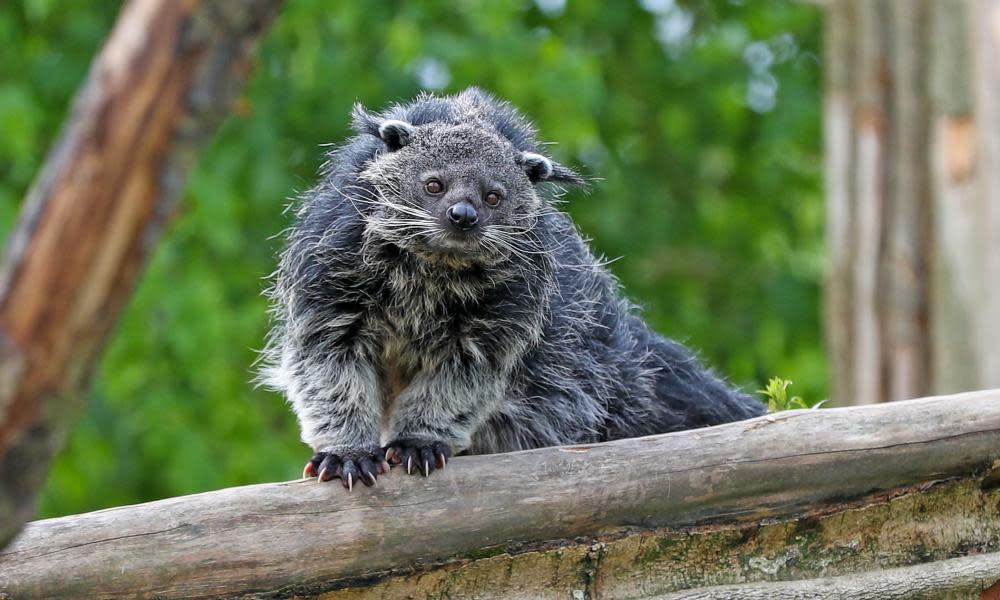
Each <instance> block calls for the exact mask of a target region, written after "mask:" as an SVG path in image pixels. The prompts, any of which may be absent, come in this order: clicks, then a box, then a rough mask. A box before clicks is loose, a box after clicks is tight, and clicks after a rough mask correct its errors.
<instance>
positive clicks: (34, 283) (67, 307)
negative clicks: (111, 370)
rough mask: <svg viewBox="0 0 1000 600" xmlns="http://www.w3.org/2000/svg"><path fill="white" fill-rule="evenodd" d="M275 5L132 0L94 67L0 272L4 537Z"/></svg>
mask: <svg viewBox="0 0 1000 600" xmlns="http://www.w3.org/2000/svg"><path fill="white" fill-rule="evenodd" d="M279 4H280V2H279V1H278V0H253V1H251V2H230V1H225V0H205V1H197V0H184V1H171V0H133V1H132V2H129V3H127V4H126V5H125V7H124V8H123V9H122V12H121V15H120V16H119V19H118V21H117V23H116V24H115V27H114V30H113V31H112V33H111V35H110V37H109V38H108V40H107V42H106V43H105V45H104V47H103V48H102V50H101V52H100V54H99V55H98V56H97V58H96V59H95V61H94V63H93V65H92V66H91V70H90V74H89V76H88V78H87V81H86V83H85V84H84V86H83V87H82V89H81V91H80V92H79V94H78V96H77V98H76V100H75V103H74V106H73V109H72V112H71V114H70V117H69V120H68V122H67V125H66V127H65V129H64V131H63V133H62V135H61V137H60V139H59V140H58V141H57V142H56V144H55V146H54V147H53V149H52V151H51V152H50V154H49V156H48V159H47V161H46V163H45V165H44V167H43V168H42V170H41V173H40V175H39V176H38V179H37V180H36V182H35V184H34V186H33V187H32V189H31V191H30V192H29V194H28V197H27V199H26V201H25V204H24V208H23V211H22V215H21V218H20V221H19V222H18V224H17V226H16V228H15V230H14V231H13V233H12V234H11V237H10V240H9V242H8V247H7V254H6V260H5V264H4V266H3V271H2V273H0V547H2V546H3V545H4V544H5V543H6V542H7V541H8V540H9V538H10V537H11V536H12V535H13V534H14V533H15V532H16V531H17V529H18V528H19V527H20V526H21V525H22V524H23V523H24V522H25V521H26V520H27V519H29V518H30V517H31V515H32V514H33V512H34V503H35V495H36V491H37V489H38V488H39V486H40V485H41V483H42V481H43V480H44V477H45V474H46V472H47V466H48V463H49V460H50V458H51V457H52V455H53V454H54V452H55V451H56V450H57V448H58V447H60V446H61V443H62V438H63V433H64V431H65V430H66V428H67V426H68V424H69V423H70V422H71V421H72V419H73V417H74V416H75V414H76V413H77V412H78V406H79V404H80V397H81V394H82V390H83V388H84V385H85V382H86V379H87V374H88V373H89V371H90V369H91V366H92V364H93V362H94V360H95V358H96V356H97V355H98V353H99V350H100V347H101V345H102V342H103V340H104V338H105V337H106V336H107V334H108V332H109V331H110V330H111V328H112V327H113V325H114V323H115V321H116V318H117V315H118V313H119V312H120V311H121V309H122V307H123V306H124V305H125V303H126V301H127V299H128V297H129V294H130V292H131V290H132V287H133V284H134V283H135V281H136V279H137V277H138V275H139V273H140V271H141V269H142V266H143V264H144V263H145V262H146V259H147V257H148V256H149V254H150V251H151V250H152V248H153V246H154V244H155V242H156V240H157V239H158V238H159V236H160V234H161V232H162V230H163V227H164V224H165V223H166V221H167V220H168V219H169V216H170V214H171V212H172V211H173V210H174V208H173V207H174V202H175V200H176V198H177V196H178V194H179V192H180V190H181V187H182V186H183V183H184V178H185V174H186V172H187V170H188V168H189V167H190V165H191V163H192V160H193V158H194V155H195V153H196V151H197V150H198V148H200V147H201V146H202V145H203V144H204V143H205V141H206V140H207V139H208V137H209V136H210V135H211V133H212V132H213V131H214V129H215V127H216V126H217V125H218V124H219V123H220V121H221V120H222V118H223V116H224V115H225V114H226V113H227V112H228V109H229V105H230V102H231V101H232V99H233V97H234V95H235V93H236V92H237V91H238V90H239V88H240V85H241V83H242V81H243V80H244V79H245V77H246V74H247V72H248V70H249V64H250V63H249V58H250V55H251V52H252V49H253V45H254V41H255V40H256V39H257V38H258V37H259V36H260V34H261V33H262V31H264V29H265V28H266V26H267V24H268V23H269V22H270V21H271V19H272V18H273V17H274V15H275V13H276V12H277V8H278V5H279Z"/></svg>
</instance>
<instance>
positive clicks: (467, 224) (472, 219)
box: [448, 201, 479, 231]
mask: <svg viewBox="0 0 1000 600" xmlns="http://www.w3.org/2000/svg"><path fill="white" fill-rule="evenodd" d="M448 220H449V221H451V224H452V225H454V226H455V227H458V228H459V229H461V230H463V231H465V230H468V229H472V228H473V227H475V226H476V223H478V222H479V213H477V212H476V207H475V206H472V205H471V204H469V203H468V202H465V201H462V202H456V203H455V204H452V205H451V206H449V207H448Z"/></svg>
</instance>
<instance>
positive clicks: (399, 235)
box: [354, 90, 583, 264]
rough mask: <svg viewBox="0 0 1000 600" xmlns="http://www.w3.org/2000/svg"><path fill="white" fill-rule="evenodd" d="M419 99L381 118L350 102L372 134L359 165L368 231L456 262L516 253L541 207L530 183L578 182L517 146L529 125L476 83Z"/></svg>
mask: <svg viewBox="0 0 1000 600" xmlns="http://www.w3.org/2000/svg"><path fill="white" fill-rule="evenodd" d="M420 102H421V101H420V100H418V102H417V103H415V104H414V105H411V107H408V110H407V109H402V108H400V109H397V110H396V111H395V114H392V113H390V116H382V117H375V116H372V115H370V114H368V113H367V112H365V111H364V109H362V108H361V107H356V108H355V114H354V123H355V128H356V129H357V130H358V132H359V134H361V135H371V136H374V137H376V138H377V139H378V140H379V141H380V142H381V144H380V147H379V148H378V149H377V151H376V152H375V153H374V155H373V157H372V158H371V160H369V161H368V162H367V163H366V165H365V167H364V170H363V171H362V172H361V174H360V177H361V179H362V180H363V181H365V182H367V183H368V184H369V185H370V186H371V188H372V189H373V190H374V198H373V199H372V202H371V204H372V210H371V211H370V213H369V216H368V218H367V233H368V235H370V236H373V237H375V238H377V239H379V240H380V241H388V242H391V243H393V244H395V245H397V246H399V247H401V248H404V249H406V250H409V251H412V252H414V253H415V254H418V255H421V256H425V257H430V258H449V259H451V260H450V262H456V263H459V264H463V263H469V262H491V261H495V260H498V259H502V258H504V257H507V256H510V255H511V254H514V255H517V254H518V252H523V251H524V250H525V249H524V248H522V247H520V246H522V245H523V239H524V236H527V235H529V234H530V232H531V229H532V227H533V226H534V224H535V223H536V222H537V217H538V215H539V213H540V211H541V210H543V208H544V198H543V196H542V195H540V194H539V193H538V189H537V186H539V185H540V184H543V183H546V182H552V183H564V184H571V185H579V184H582V183H583V181H582V179H581V178H580V177H579V176H578V175H577V174H576V173H574V172H573V171H571V170H570V169H568V168H566V167H564V166H562V165H560V164H559V163H557V162H555V161H553V160H552V159H550V158H548V157H546V156H544V155H542V154H539V153H537V152H533V151H531V150H529V149H525V147H526V146H527V147H529V148H533V147H534V144H533V142H531V143H530V144H529V143H525V142H527V141H529V140H530V137H531V135H532V133H533V132H531V131H530V126H528V125H527V122H526V121H524V120H523V119H521V118H520V116H519V115H516V113H514V112H513V109H512V108H510V107H509V105H506V104H502V103H498V102H496V101H495V100H493V99H492V98H490V97H488V96H486V95H485V94H483V93H482V92H479V91H478V90H473V91H467V92H465V93H463V94H461V95H459V96H456V97H452V98H445V99H441V98H425V99H423V102H431V103H432V104H431V108H430V109H425V110H424V111H422V112H421V111H420V110H414V109H413V107H414V106H417V107H420V104H419V103H420ZM433 102H441V103H440V104H433ZM396 116H399V117H400V118H394V117H396ZM414 116H415V117H416V118H413V117H414ZM407 117H410V118H407ZM504 118H506V119H507V120H504ZM504 125H507V127H506V128H505V127H504ZM511 126H513V127H514V128H513V129H511V128H510V127H511ZM519 146H521V147H519ZM455 259H457V260H455ZM446 262H448V261H446Z"/></svg>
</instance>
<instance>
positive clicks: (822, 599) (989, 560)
mask: <svg viewBox="0 0 1000 600" xmlns="http://www.w3.org/2000/svg"><path fill="white" fill-rule="evenodd" d="M998 579H1000V554H995V553H991V554H983V555H976V556H966V557H962V558H953V559H950V560H944V561H940V562H932V563H929V564H924V565H914V566H911V567H899V568H896V569H886V570H883V571H873V572H868V573H854V574H851V575H841V576H840V577H826V578H823V579H811V580H805V581H783V582H775V583H754V584H749V585H725V586H717V587H713V588H705V589H700V590H688V591H684V592H677V593H673V594H667V595H664V596H658V597H657V598H655V600H732V599H733V598H739V599H740V600H872V599H877V600H914V599H917V598H926V599H927V600H939V599H941V598H957V597H966V598H979V597H980V595H981V594H982V592H983V590H985V589H987V588H989V587H991V586H993V585H994V584H995V583H996V582H997V580H998Z"/></svg>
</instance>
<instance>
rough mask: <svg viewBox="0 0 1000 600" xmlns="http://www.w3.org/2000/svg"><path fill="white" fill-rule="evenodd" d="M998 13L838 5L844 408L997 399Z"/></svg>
mask: <svg viewBox="0 0 1000 600" xmlns="http://www.w3.org/2000/svg"><path fill="white" fill-rule="evenodd" d="M998 36H1000V2H997V1H996V0H891V1H885V0H835V1H834V2H831V3H830V5H829V6H828V13H827V31H826V48H825V55H826V56H825V65H826V100H825V138H826V175H827V196H828V212H827V223H828V225H827V238H828V243H829V252H830V257H831V258H830V260H831V262H830V271H829V279H828V281H827V295H826V312H827V321H826V325H827V333H828V335H827V338H828V343H829V349H830V354H831V359H832V363H833V371H834V377H833V398H834V400H835V401H836V402H837V403H839V404H867V403H872V402H884V401H889V400H898V399H902V398H912V397H917V396H922V395H927V394H931V393H947V392H953V391H959V390H968V389H976V388H985V387H997V386H1000V345H998V344H996V343H995V342H994V340H998V339H1000V287H998V286H1000V284H998V283H997V282H1000V138H998V137H997V135H998V134H1000V113H998V111H1000V104H997V100H996V99H997V97H998V96H997V92H998V91H1000V89H998V87H997V85H998V83H1000V65H997V62H996V61H997V59H998V58H1000V56H998V54H997V52H996V50H997V42H998Z"/></svg>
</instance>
